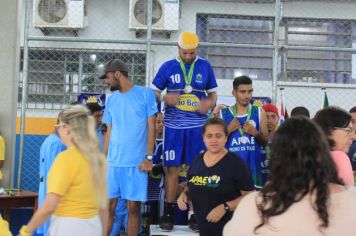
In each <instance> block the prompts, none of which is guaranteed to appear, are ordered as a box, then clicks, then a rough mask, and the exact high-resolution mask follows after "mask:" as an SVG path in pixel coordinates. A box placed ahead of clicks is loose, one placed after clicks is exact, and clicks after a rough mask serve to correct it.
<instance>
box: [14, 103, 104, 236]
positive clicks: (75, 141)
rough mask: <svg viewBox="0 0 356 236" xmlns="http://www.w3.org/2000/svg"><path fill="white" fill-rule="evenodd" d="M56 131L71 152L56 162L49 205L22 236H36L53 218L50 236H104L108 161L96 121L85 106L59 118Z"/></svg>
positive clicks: (49, 187)
mask: <svg viewBox="0 0 356 236" xmlns="http://www.w3.org/2000/svg"><path fill="white" fill-rule="evenodd" d="M56 127H57V130H58V134H59V137H60V138H61V140H62V142H63V144H65V145H66V146H67V147H68V149H67V150H66V151H64V152H62V153H60V154H59V155H58V157H57V158H56V160H55V162H54V164H53V166H52V168H51V170H50V172H49V174H48V182H47V196H46V199H45V202H44V203H43V205H42V207H41V208H39V209H38V211H37V212H36V213H35V214H34V215H33V217H32V218H31V220H30V222H29V223H28V224H27V225H26V226H23V227H22V228H21V230H20V235H21V236H22V235H24V236H25V235H32V232H34V231H35V229H36V228H37V227H38V226H39V225H41V224H42V223H43V222H44V221H45V220H46V219H47V218H49V217H50V216H52V218H51V225H50V228H49V235H50V236H56V235H66V236H72V235H73V236H74V235H81V236H99V235H100V236H101V235H103V234H104V233H103V232H105V231H104V229H103V227H105V226H106V221H107V206H108V200H107V196H106V193H107V190H106V182H105V176H106V174H105V157H104V154H102V153H101V152H100V150H99V143H98V140H97V138H96V134H95V121H94V118H93V117H92V116H90V115H89V110H88V109H87V108H85V107H84V106H82V105H73V106H70V107H68V108H66V109H64V110H63V111H62V112H61V113H60V114H59V124H58V125H56Z"/></svg>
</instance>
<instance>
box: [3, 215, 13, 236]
mask: <svg viewBox="0 0 356 236" xmlns="http://www.w3.org/2000/svg"><path fill="white" fill-rule="evenodd" d="M0 235H1V236H12V234H11V232H10V229H9V223H7V221H5V220H3V219H2V217H1V215H0Z"/></svg>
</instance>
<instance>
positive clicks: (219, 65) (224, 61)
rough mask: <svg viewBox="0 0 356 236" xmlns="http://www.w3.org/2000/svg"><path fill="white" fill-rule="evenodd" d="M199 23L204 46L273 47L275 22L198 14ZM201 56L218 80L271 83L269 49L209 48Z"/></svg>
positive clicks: (203, 50) (262, 19)
mask: <svg viewBox="0 0 356 236" xmlns="http://www.w3.org/2000/svg"><path fill="white" fill-rule="evenodd" d="M197 23H198V24H197V25H198V27H197V32H198V35H199V37H200V38H201V41H204V42H210V43H238V44H271V45H272V39H273V25H274V22H273V18H266V17H244V16H232V15H229V16H227V15H210V14H199V15H198V17H197ZM200 52H201V54H202V56H203V57H205V58H207V59H209V61H210V63H211V64H212V66H213V68H214V72H215V75H216V78H218V79H232V78H234V77H236V76H239V75H249V76H250V77H251V78H253V79H259V80H271V79H272V50H270V49H257V48H237V47H207V48H202V50H200Z"/></svg>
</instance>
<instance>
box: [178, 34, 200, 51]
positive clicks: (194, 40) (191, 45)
mask: <svg viewBox="0 0 356 236" xmlns="http://www.w3.org/2000/svg"><path fill="white" fill-rule="evenodd" d="M178 45H179V47H180V48H182V49H187V50H189V49H196V48H197V47H198V45H199V37H198V35H197V34H196V33H191V32H183V33H181V34H180V35H179V39H178Z"/></svg>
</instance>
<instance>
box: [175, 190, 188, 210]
mask: <svg viewBox="0 0 356 236" xmlns="http://www.w3.org/2000/svg"><path fill="white" fill-rule="evenodd" d="M177 204H178V208H179V209H180V210H182V211H186V210H187V209H188V207H187V204H188V196H187V194H186V193H185V192H184V191H183V192H182V193H181V194H180V195H179V198H178V200H177Z"/></svg>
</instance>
